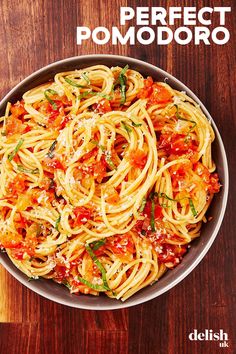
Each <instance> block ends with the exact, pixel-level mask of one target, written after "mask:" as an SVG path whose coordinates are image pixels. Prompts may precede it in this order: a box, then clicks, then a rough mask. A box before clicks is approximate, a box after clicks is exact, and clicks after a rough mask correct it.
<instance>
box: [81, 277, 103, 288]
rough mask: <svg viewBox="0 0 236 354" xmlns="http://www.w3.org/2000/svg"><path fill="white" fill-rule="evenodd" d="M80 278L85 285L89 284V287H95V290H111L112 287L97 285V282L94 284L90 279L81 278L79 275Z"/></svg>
mask: <svg viewBox="0 0 236 354" xmlns="http://www.w3.org/2000/svg"><path fill="white" fill-rule="evenodd" d="M78 279H79V281H80V282H81V283H83V284H84V285H86V286H88V287H89V288H91V289H93V290H97V291H106V290H110V289H106V288H105V287H104V286H102V285H96V284H92V283H90V282H89V281H88V280H86V279H84V278H81V277H79V276H78Z"/></svg>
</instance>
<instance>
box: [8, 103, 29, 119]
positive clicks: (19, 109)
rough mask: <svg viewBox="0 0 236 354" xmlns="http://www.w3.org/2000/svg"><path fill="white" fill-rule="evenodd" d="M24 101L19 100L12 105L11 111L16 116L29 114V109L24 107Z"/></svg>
mask: <svg viewBox="0 0 236 354" xmlns="http://www.w3.org/2000/svg"><path fill="white" fill-rule="evenodd" d="M24 104H25V103H24V101H23V100H22V101H17V102H16V103H15V104H13V105H12V106H11V109H10V111H11V113H12V115H13V116H14V117H15V118H18V117H20V116H22V115H23V114H27V111H26V110H25V107H24Z"/></svg>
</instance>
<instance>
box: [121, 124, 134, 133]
mask: <svg viewBox="0 0 236 354" xmlns="http://www.w3.org/2000/svg"><path fill="white" fill-rule="evenodd" d="M121 124H122V125H123V127H124V128H125V130H126V131H127V133H128V134H129V133H132V131H133V130H132V129H131V128H130V127H129V126H128V125H127V124H125V122H123V121H122V122H121Z"/></svg>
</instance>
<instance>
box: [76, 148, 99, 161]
mask: <svg viewBox="0 0 236 354" xmlns="http://www.w3.org/2000/svg"><path fill="white" fill-rule="evenodd" d="M97 152H98V148H97V147H94V149H92V150H91V151H89V152H87V153H86V154H85V155H84V156H83V157H82V158H81V159H80V160H81V161H82V162H83V161H85V160H89V159H90V158H91V157H93V156H96V155H97Z"/></svg>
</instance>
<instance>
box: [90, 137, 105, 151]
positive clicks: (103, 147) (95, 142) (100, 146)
mask: <svg viewBox="0 0 236 354" xmlns="http://www.w3.org/2000/svg"><path fill="white" fill-rule="evenodd" d="M91 143H92V144H94V145H96V146H97V147H99V149H101V150H102V152H105V151H106V148H105V146H103V145H99V143H98V141H96V140H92V141H91Z"/></svg>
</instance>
